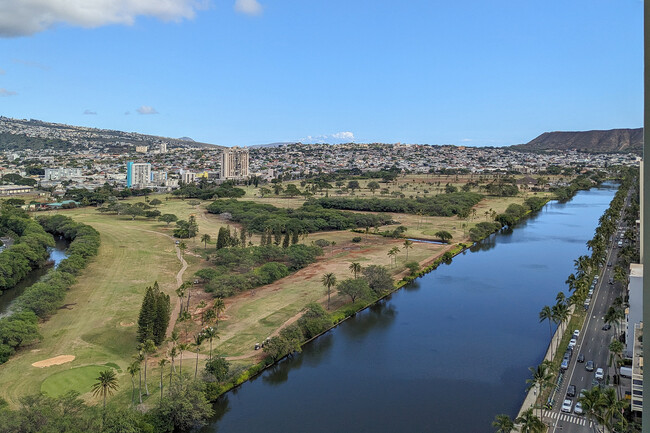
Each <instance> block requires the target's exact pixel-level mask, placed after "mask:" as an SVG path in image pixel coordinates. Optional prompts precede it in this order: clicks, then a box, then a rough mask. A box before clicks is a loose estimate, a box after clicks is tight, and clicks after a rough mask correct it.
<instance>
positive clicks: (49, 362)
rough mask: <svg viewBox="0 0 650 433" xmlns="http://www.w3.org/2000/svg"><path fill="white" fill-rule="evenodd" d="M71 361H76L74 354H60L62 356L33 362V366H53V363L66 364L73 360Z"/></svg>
mask: <svg viewBox="0 0 650 433" xmlns="http://www.w3.org/2000/svg"><path fill="white" fill-rule="evenodd" d="M71 361H74V356H73V355H60V356H55V357H54V358H50V359H44V360H42V361H38V362H35V363H33V364H32V367H38V368H43V367H51V366H53V365H60V364H65V363H66V362H71Z"/></svg>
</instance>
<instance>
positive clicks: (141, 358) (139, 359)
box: [133, 352, 144, 404]
mask: <svg viewBox="0 0 650 433" xmlns="http://www.w3.org/2000/svg"><path fill="white" fill-rule="evenodd" d="M133 359H135V361H134V363H137V364H138V373H139V374H140V379H139V381H138V393H139V394H140V404H142V368H141V367H140V365H142V362H143V361H144V354H143V353H142V352H138V354H137V355H133Z"/></svg>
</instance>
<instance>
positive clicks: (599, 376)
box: [594, 368, 605, 380]
mask: <svg viewBox="0 0 650 433" xmlns="http://www.w3.org/2000/svg"><path fill="white" fill-rule="evenodd" d="M594 377H595V378H596V379H598V380H602V379H604V378H605V372H604V371H603V369H602V368H597V369H596V375H595V376H594Z"/></svg>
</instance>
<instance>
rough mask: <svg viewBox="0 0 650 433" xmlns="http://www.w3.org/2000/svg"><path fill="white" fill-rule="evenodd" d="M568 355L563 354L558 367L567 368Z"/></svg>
mask: <svg viewBox="0 0 650 433" xmlns="http://www.w3.org/2000/svg"><path fill="white" fill-rule="evenodd" d="M569 360H570V359H569V357H568V356H565V357H564V358H562V364H560V369H562V370H567V369H568V368H569Z"/></svg>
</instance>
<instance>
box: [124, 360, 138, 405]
mask: <svg viewBox="0 0 650 433" xmlns="http://www.w3.org/2000/svg"><path fill="white" fill-rule="evenodd" d="M126 371H127V373H129V375H131V386H132V389H131V404H132V405H133V406H135V374H136V373H137V372H139V371H140V363H139V362H138V361H133V362H132V363H131V364H130V365H129V366H128V367H127V368H126ZM140 400H142V394H141V395H140Z"/></svg>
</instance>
